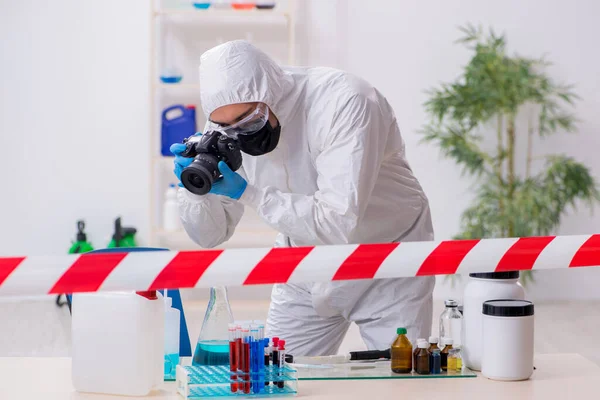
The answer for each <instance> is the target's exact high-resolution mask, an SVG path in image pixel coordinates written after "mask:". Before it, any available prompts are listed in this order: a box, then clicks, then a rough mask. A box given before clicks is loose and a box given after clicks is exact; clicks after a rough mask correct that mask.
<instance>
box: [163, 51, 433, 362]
mask: <svg viewBox="0 0 600 400" xmlns="http://www.w3.org/2000/svg"><path fill="white" fill-rule="evenodd" d="M200 95H201V101H202V109H203V111H204V114H205V115H206V117H207V119H208V121H209V122H208V123H207V126H206V127H205V130H204V132H205V133H206V132H208V131H215V130H216V131H218V132H220V133H221V134H224V135H226V136H228V137H231V138H234V139H237V140H238V142H239V146H240V148H241V150H242V152H243V163H242V168H240V169H239V170H238V171H237V172H234V171H232V170H231V169H230V168H229V167H228V166H227V164H225V163H223V162H221V163H219V165H218V168H219V170H220V172H221V174H222V175H223V177H222V178H219V180H218V181H216V182H215V183H214V184H213V187H212V189H211V191H210V192H209V193H208V194H206V195H203V196H199V195H195V194H193V193H191V192H189V191H188V190H186V189H185V188H181V189H179V192H178V201H179V210H180V214H181V220H182V222H183V224H184V227H185V230H186V231H187V233H188V235H189V236H190V237H191V238H192V239H193V240H194V241H195V242H196V243H198V244H199V245H200V246H202V247H214V246H217V245H219V244H221V243H223V242H224V241H226V240H228V239H229V238H230V237H231V236H232V234H233V233H234V231H235V228H236V225H237V224H238V222H239V221H240V219H241V218H242V214H243V213H244V206H246V207H250V208H252V209H253V210H255V211H256V213H257V214H258V215H259V216H260V217H261V218H262V219H263V220H264V222H265V223H267V224H268V225H269V226H271V227H272V228H274V229H275V230H277V231H278V232H280V234H279V236H278V240H277V243H276V245H277V246H311V245H333V244H348V243H351V244H358V243H391V242H396V241H425V240H433V228H432V223H431V215H430V210H429V204H428V200H427V197H426V196H425V194H424V193H423V189H422V188H421V186H420V184H419V182H418V180H417V178H415V176H414V175H413V173H412V171H411V169H410V166H409V165H408V162H407V160H406V156H405V151H404V142H403V139H402V136H401V135H400V130H399V128H398V124H397V122H396V117H395V115H394V112H393V110H392V108H391V107H390V105H389V104H388V102H387V100H386V99H385V98H384V97H383V96H382V95H381V93H379V92H378V91H377V90H376V89H375V88H373V87H372V86H371V85H369V84H368V83H367V82H365V81H364V80H362V79H360V78H358V77H355V76H353V75H351V74H349V73H346V72H343V71H340V70H336V69H332V68H301V67H281V66H279V65H278V64H276V63H275V62H274V61H273V60H272V59H270V58H269V57H268V56H267V55H266V54H264V53H263V52H262V51H260V50H258V49H257V48H256V47H254V46H253V45H251V44H249V43H248V42H245V41H233V42H228V43H225V44H222V45H219V46H217V47H215V48H213V49H211V50H209V51H207V52H206V53H204V54H203V55H202V57H201V59H200ZM184 149H185V145H183V144H174V145H173V146H172V147H171V151H172V152H173V153H174V154H175V155H176V156H177V157H176V158H175V174H176V175H177V176H178V177H179V179H181V172H182V170H183V169H184V168H186V167H187V166H188V165H190V163H191V162H192V159H190V158H185V157H182V156H181V152H182V151H183V150H184ZM341 261H342V260H340V262H341ZM433 286H434V278H433V277H418V278H405V279H404V278H403V279H380V280H357V281H338V282H332V283H310V284H285V285H275V287H274V288H273V293H272V297H271V306H270V309H269V316H268V319H267V336H269V337H274V336H278V337H280V338H284V339H286V340H287V342H286V346H287V351H288V353H290V354H293V355H298V356H300V355H330V354H336V353H337V351H338V348H339V346H340V343H341V341H342V339H343V338H344V336H345V333H346V331H347V330H348V327H349V326H350V323H351V322H355V323H356V324H357V325H358V327H359V329H360V333H361V335H362V338H363V340H364V341H365V344H366V345H367V347H368V348H369V349H372V350H374V349H378V350H383V349H387V348H389V347H390V344H391V342H392V340H393V339H394V336H395V332H396V328H398V327H406V328H407V329H408V335H409V337H410V339H411V340H413V343H414V340H415V338H417V337H428V336H429V334H430V331H431V318H432V315H431V314H432V291H433Z"/></svg>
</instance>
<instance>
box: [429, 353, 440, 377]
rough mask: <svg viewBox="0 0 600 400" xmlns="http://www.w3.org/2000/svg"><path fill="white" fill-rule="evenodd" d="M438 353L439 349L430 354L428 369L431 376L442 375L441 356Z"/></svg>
mask: <svg viewBox="0 0 600 400" xmlns="http://www.w3.org/2000/svg"><path fill="white" fill-rule="evenodd" d="M440 353H441V351H440V349H434V350H433V352H432V353H431V356H430V357H431V358H430V361H429V368H430V369H431V374H432V375H439V374H441V373H442V356H441V355H440Z"/></svg>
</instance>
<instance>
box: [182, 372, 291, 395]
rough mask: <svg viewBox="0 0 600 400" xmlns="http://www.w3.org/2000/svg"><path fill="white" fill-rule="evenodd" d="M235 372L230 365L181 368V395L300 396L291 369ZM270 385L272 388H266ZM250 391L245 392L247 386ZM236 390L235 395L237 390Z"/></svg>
mask: <svg viewBox="0 0 600 400" xmlns="http://www.w3.org/2000/svg"><path fill="white" fill-rule="evenodd" d="M246 377H247V379H246V380H244V373H243V372H237V373H236V372H231V371H230V370H229V366H228V365H214V366H209V365H203V366H182V365H178V366H177V373H176V381H177V392H178V393H179V394H180V395H181V396H183V398H184V400H188V399H189V400H193V399H200V398H211V397H212V398H216V397H289V396H295V395H296V394H297V393H298V373H297V371H296V370H294V369H291V368H290V367H288V366H284V367H281V368H279V367H277V366H269V367H266V366H265V369H264V372H261V373H260V374H258V373H250V374H247V376H246ZM266 382H269V385H265V383H266ZM245 385H246V388H248V387H249V388H250V390H247V389H246V390H244V386H245ZM234 388H235V389H236V390H235V391H234V390H233V389H234Z"/></svg>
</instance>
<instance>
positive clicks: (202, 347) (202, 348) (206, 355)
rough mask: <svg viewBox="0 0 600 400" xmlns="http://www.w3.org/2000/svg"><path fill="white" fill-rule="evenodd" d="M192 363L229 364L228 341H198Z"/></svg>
mask: <svg viewBox="0 0 600 400" xmlns="http://www.w3.org/2000/svg"><path fill="white" fill-rule="evenodd" d="M192 365H229V341H227V340H207V341H203V342H198V344H197V345H196V351H195V352H194V358H193V360H192Z"/></svg>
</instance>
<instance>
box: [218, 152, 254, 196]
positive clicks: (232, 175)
mask: <svg viewBox="0 0 600 400" xmlns="http://www.w3.org/2000/svg"><path fill="white" fill-rule="evenodd" d="M218 165H219V171H221V174H223V177H222V178H219V179H217V180H216V181H215V182H213V184H212V188H211V189H210V192H209V193H213V194H219V195H221V196H227V197H231V198H232V199H234V200H239V199H240V197H242V194H244V190H246V186H248V182H246V180H245V179H244V178H242V176H241V175H240V174H238V173H237V172H233V171H232V170H231V168H229V165H227V163H225V162H224V161H219V164H218Z"/></svg>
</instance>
